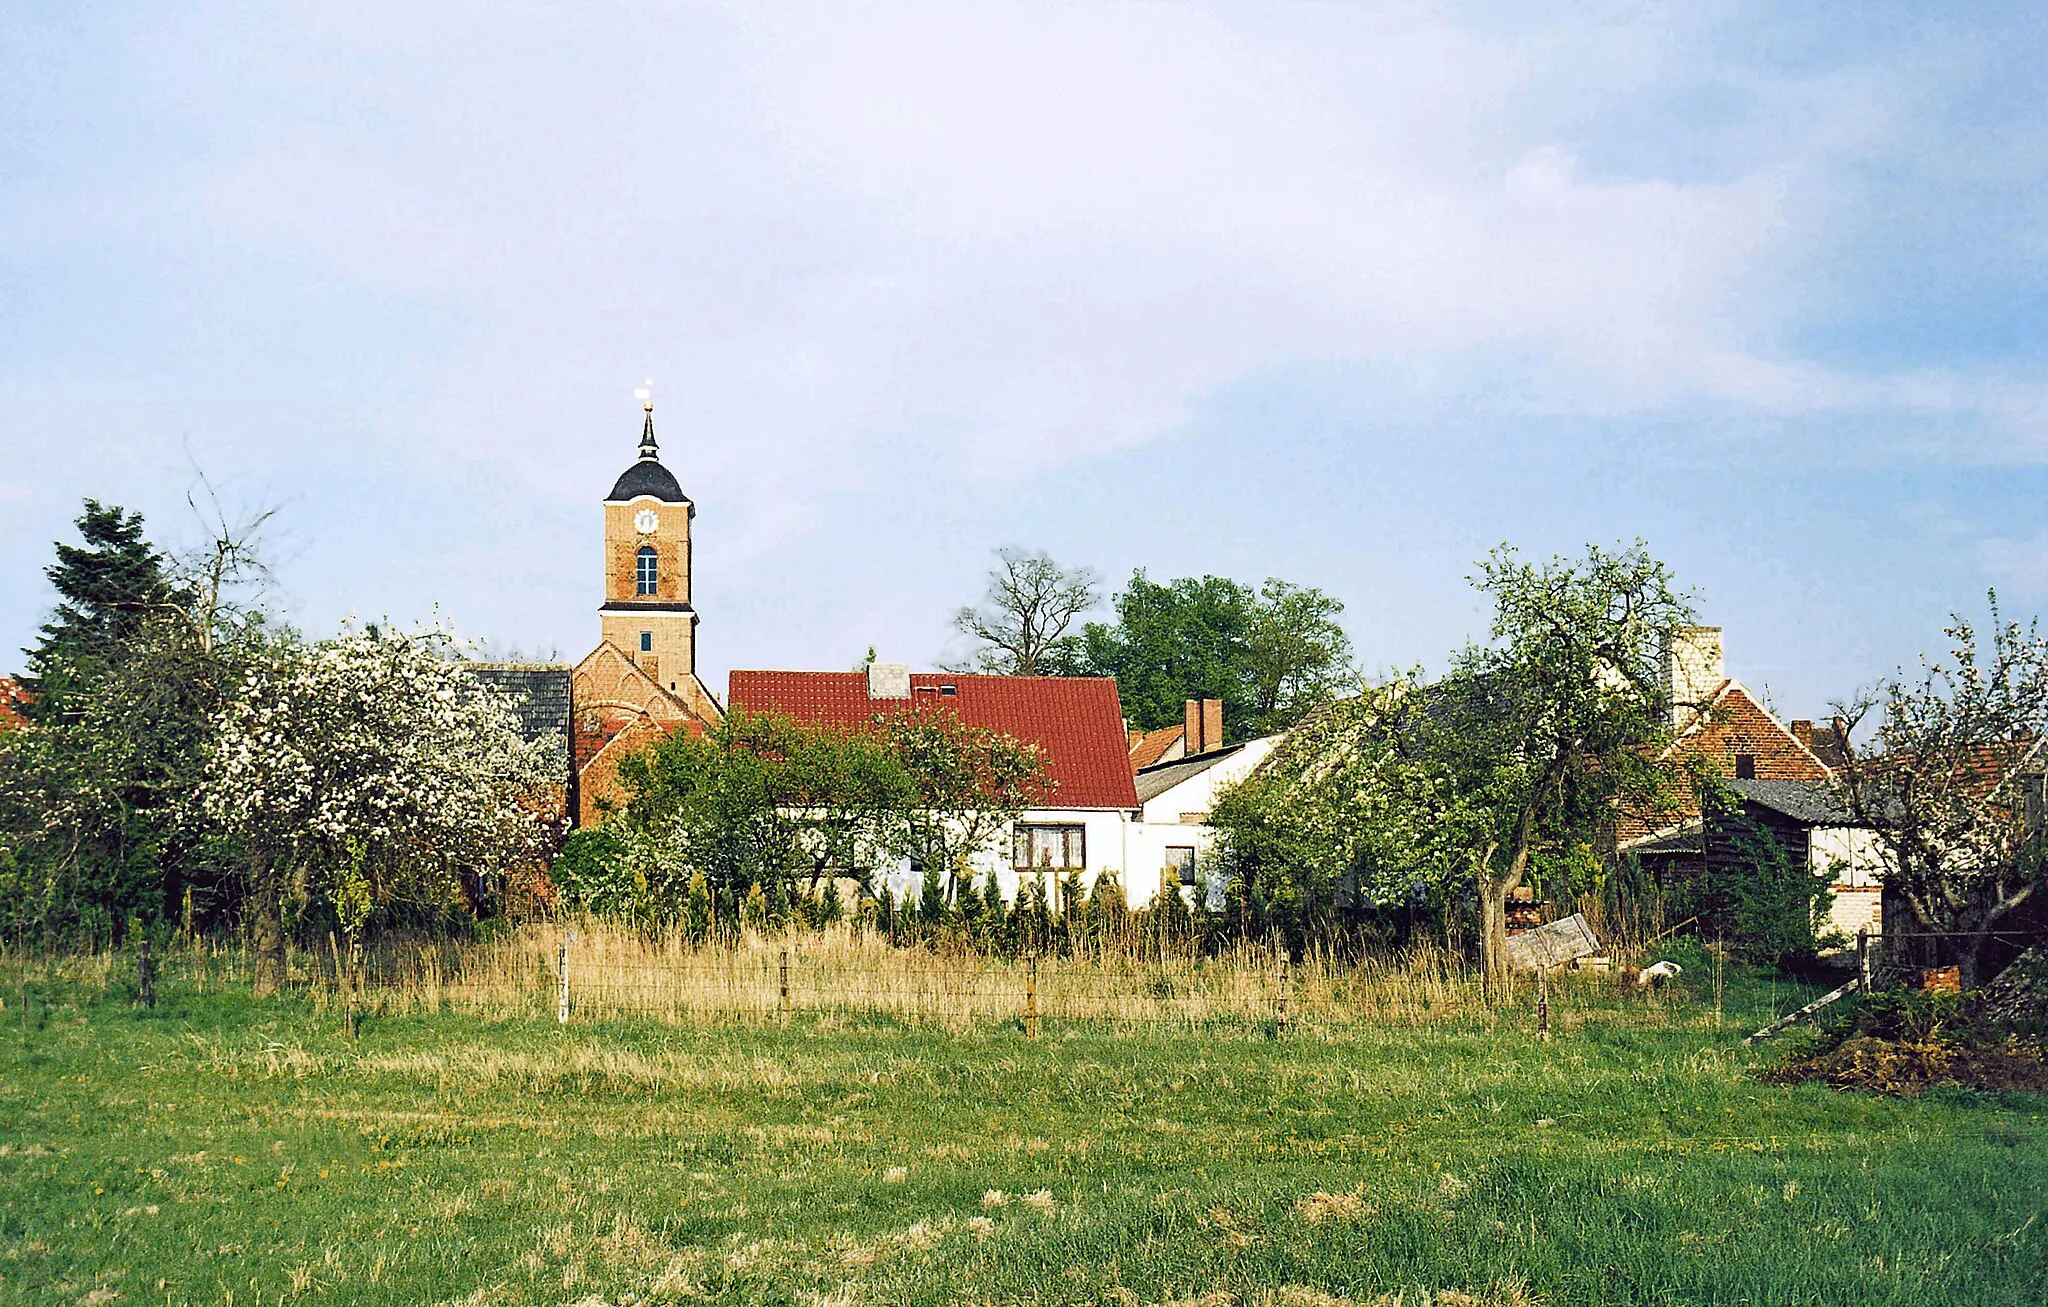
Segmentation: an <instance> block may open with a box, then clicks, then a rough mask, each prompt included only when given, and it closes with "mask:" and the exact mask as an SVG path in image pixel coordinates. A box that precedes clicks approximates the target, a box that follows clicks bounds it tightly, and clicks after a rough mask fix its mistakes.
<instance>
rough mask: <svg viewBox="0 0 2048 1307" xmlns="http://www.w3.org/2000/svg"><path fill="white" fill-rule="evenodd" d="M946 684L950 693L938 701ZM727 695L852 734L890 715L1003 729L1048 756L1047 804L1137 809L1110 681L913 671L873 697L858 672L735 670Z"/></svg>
mask: <svg viewBox="0 0 2048 1307" xmlns="http://www.w3.org/2000/svg"><path fill="white" fill-rule="evenodd" d="M947 685H950V686H953V687H954V690H955V693H953V694H950V695H945V694H941V693H939V689H940V687H941V686H947ZM729 689H730V693H729V696H728V698H729V702H730V703H731V705H732V707H733V709H734V711H739V712H754V713H762V712H778V713H783V714H786V715H787V716H790V717H794V718H796V719H797V720H798V721H810V722H820V723H824V724H826V725H830V726H842V727H846V728H849V729H858V728H860V727H864V726H866V725H868V724H869V723H871V722H872V721H874V719H875V717H876V716H877V715H885V714H888V713H892V712H904V711H911V710H918V711H926V710H933V709H937V710H951V711H953V712H956V713H958V714H959V715H960V720H961V721H963V722H966V723H967V724H968V725H969V726H980V727H984V728H986V729H989V730H994V731H1001V732H1002V733H1003V734H1005V735H1007V736H1009V737H1010V738H1012V739H1014V740H1016V741H1018V742H1019V743H1021V744H1035V745H1037V746H1039V747H1040V748H1041V749H1043V750H1045V755H1046V764H1047V770H1048V771H1049V772H1051V774H1052V778H1053V780H1054V781H1055V782H1056V783H1057V785H1058V789H1057V790H1055V791H1054V793H1053V795H1052V797H1051V799H1050V800H1049V801H1048V802H1049V803H1051V804H1054V805H1057V806H1058V807H1061V808H1135V807H1137V806H1138V789H1137V785H1136V783H1135V782H1134V781H1133V780H1132V777H1131V761H1130V755H1129V753H1128V752H1126V749H1127V745H1126V743H1125V740H1126V737H1125V735H1124V714H1123V704H1122V702H1121V701H1120V700H1119V699H1118V698H1117V694H1116V682H1115V681H1114V680H1112V679H1110V678H1108V677H1092V676H955V675H950V674H945V673H938V672H919V673H916V674H914V675H913V676H912V677H911V678H910V697H909V698H908V699H870V698H868V678H867V674H866V673H864V672H734V673H733V674H732V681H731V683H730V687H729Z"/></svg>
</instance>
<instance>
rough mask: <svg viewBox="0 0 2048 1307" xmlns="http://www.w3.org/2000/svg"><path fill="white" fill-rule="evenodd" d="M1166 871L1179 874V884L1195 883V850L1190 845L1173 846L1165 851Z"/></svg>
mask: <svg viewBox="0 0 2048 1307" xmlns="http://www.w3.org/2000/svg"><path fill="white" fill-rule="evenodd" d="M1166 869H1167V870H1168V871H1174V872H1178V873H1179V874H1180V883H1181V884H1183V885H1192V884H1194V883H1195V848H1194V846H1193V845H1192V844H1173V845H1169V846H1168V847H1167V850H1166Z"/></svg>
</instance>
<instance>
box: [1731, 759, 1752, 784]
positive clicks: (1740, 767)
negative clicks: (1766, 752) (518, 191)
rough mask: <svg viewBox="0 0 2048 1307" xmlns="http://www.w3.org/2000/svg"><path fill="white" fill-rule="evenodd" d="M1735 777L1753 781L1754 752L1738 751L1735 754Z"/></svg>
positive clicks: (1739, 779) (1740, 779)
mask: <svg viewBox="0 0 2048 1307" xmlns="http://www.w3.org/2000/svg"><path fill="white" fill-rule="evenodd" d="M1735 779H1736V780H1738V781H1753V780H1755V779H1756V755H1755V754H1753V753H1738V754H1736V755H1735Z"/></svg>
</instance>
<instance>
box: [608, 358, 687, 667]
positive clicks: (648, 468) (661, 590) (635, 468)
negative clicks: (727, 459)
mask: <svg viewBox="0 0 2048 1307" xmlns="http://www.w3.org/2000/svg"><path fill="white" fill-rule="evenodd" d="M639 395H640V400H641V406H642V407H643V408H644V409H645V410H646V414H647V417H646V423H645V425H644V426H643V427H642V428H641V431H640V458H639V461H637V462H635V463H634V464H633V465H632V466H631V467H629V468H627V469H626V470H625V471H624V472H623V473H621V474H620V475H619V479H618V481H617V482H616V483H615V484H613V486H612V492H611V493H610V494H609V495H606V496H605V500H604V606H603V607H601V608H600V609H599V610H598V621H599V626H600V633H601V634H600V638H601V639H602V640H603V641H604V642H606V643H608V644H611V645H612V646H614V647H615V648H617V649H619V650H620V651H621V652H623V653H624V654H625V655H626V656H627V657H628V658H630V659H632V661H633V663H634V665H635V666H637V667H638V668H639V669H640V670H641V671H643V672H645V673H646V674H647V675H648V677H649V678H650V679H652V680H653V681H654V682H655V683H656V684H657V685H659V686H661V687H662V688H663V689H665V690H668V691H671V692H673V693H676V694H688V692H689V690H688V687H691V686H693V685H694V684H695V682H696V679H697V610H696V609H694V608H692V607H691V606H690V521H691V519H692V518H694V517H695V516H696V515H697V506H696V505H695V504H692V503H691V502H690V500H689V497H688V496H687V495H685V494H683V488H682V487H681V486H680V485H678V484H677V483H676V478H675V474H674V473H672V472H670V471H669V470H668V469H667V468H665V467H663V466H662V465H661V452H660V449H659V448H658V447H657V446H656V445H655V443H654V400H653V399H652V398H651V396H650V394H649V392H647V391H645V390H643V391H641V392H639Z"/></svg>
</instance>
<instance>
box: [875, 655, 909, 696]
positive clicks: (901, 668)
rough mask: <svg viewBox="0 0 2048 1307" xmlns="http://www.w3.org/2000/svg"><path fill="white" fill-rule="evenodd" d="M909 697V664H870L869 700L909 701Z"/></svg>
mask: <svg viewBox="0 0 2048 1307" xmlns="http://www.w3.org/2000/svg"><path fill="white" fill-rule="evenodd" d="M909 697H910V664H909V663H869V664H868V698H870V699H908V698H909Z"/></svg>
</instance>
